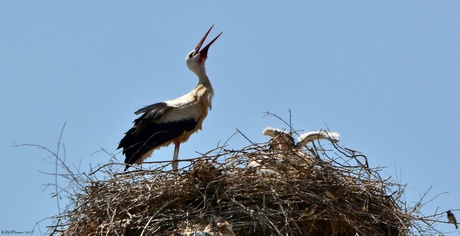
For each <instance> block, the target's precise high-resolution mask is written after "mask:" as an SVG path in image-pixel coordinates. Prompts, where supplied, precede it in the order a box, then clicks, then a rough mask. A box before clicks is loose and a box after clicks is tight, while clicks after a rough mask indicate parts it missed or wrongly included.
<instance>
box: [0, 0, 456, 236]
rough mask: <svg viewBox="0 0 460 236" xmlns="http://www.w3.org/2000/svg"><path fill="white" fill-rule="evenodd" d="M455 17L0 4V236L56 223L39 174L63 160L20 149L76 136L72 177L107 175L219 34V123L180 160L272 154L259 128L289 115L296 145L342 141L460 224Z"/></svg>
mask: <svg viewBox="0 0 460 236" xmlns="http://www.w3.org/2000/svg"><path fill="white" fill-rule="evenodd" d="M458 12H460V2H458V1H416V2H415V1H379V2H377V1H351V2H350V1H346V2H344V1H327V2H323V1H322V2H307V1H296V2H291V3H289V4H286V2H257V1H233V2H231V3H230V2H218V1H214V2H196V1H193V2H192V1H175V2H172V1H169V2H162V3H157V2H154V1H136V2H129V3H128V2H125V1H59V2H58V1H28V2H27V1H1V2H0V32H1V33H0V65H1V66H0V68H1V69H0V78H1V81H2V86H1V90H2V91H1V93H0V106H1V110H2V111H3V112H2V116H0V126H1V130H2V135H1V137H0V148H1V150H2V152H3V153H2V155H1V159H2V162H3V166H4V167H3V170H2V172H1V177H2V178H0V189H1V194H0V208H1V209H2V211H1V212H0V222H1V223H0V230H17V231H28V230H31V229H32V228H33V227H34V226H35V224H36V223H37V222H38V221H40V220H41V219H43V218H46V217H49V216H52V215H54V214H56V213H57V206H56V199H55V198H51V194H52V192H53V189H51V188H47V189H45V187H44V186H45V185H46V184H48V183H53V182H54V178H53V177H52V176H49V175H45V174H43V173H41V172H53V171H54V165H53V159H50V158H48V159H47V157H48V156H49V155H48V153H46V152H44V151H42V150H39V149H37V148H27V147H14V146H15V144H23V143H31V144H39V145H43V146H45V147H48V148H51V149H53V150H54V149H55V148H56V143H57V141H58V138H59V133H60V131H61V129H62V127H63V125H64V123H66V126H65V130H64V133H63V137H62V143H64V144H65V152H66V162H67V163H68V164H69V165H75V166H79V165H81V171H86V172H87V171H88V170H89V166H90V165H91V166H93V167H94V166H97V165H101V164H105V163H107V162H108V161H109V159H110V157H109V156H108V155H107V154H105V153H102V152H98V151H99V150H100V149H101V148H104V149H105V150H107V151H108V152H112V153H114V154H117V157H118V159H119V160H120V161H123V160H124V157H122V156H121V154H120V153H119V152H118V150H116V148H117V145H118V142H119V140H120V139H121V138H122V136H123V133H124V132H126V130H127V129H129V128H130V127H131V122H132V121H133V119H135V118H136V116H135V115H134V114H133V112H134V111H136V110H137V109H138V108H140V107H142V106H144V105H148V104H151V103H154V102H159V101H163V100H169V99H173V98H176V97H178V96H180V95H182V94H184V93H186V92H188V91H189V90H191V89H192V88H193V87H194V86H195V85H196V83H197V80H196V78H195V75H194V74H192V73H191V72H190V71H189V70H188V69H187V67H186V66H185V61H184V59H185V56H186V55H187V53H188V52H189V51H191V50H192V49H193V48H194V47H195V46H196V44H197V43H198V41H199V40H200V39H201V37H202V36H203V34H204V33H205V32H206V30H207V29H208V28H209V27H210V26H211V25H212V24H215V27H214V29H213V31H212V32H211V34H210V37H214V36H215V35H217V33H219V32H220V31H224V33H223V34H222V36H221V37H220V38H219V39H218V40H217V41H216V43H215V44H214V45H213V46H212V47H211V49H210V51H209V57H208V60H207V72H208V75H209V77H210V79H211V82H212V84H213V87H214V90H215V93H216V95H215V98H214V101H213V109H212V111H211V112H210V113H209V115H208V118H207V119H206V120H205V122H204V125H203V131H201V132H199V133H197V134H195V135H194V136H192V137H191V139H190V140H189V141H188V142H187V143H186V144H183V145H181V153H180V157H181V158H190V157H196V156H198V155H197V154H196V152H197V151H198V152H205V151H207V150H209V149H211V148H214V147H216V146H217V145H218V143H222V142H224V141H225V140H227V139H228V138H229V137H230V136H231V135H232V134H233V133H234V132H235V130H236V129H239V130H241V131H242V132H243V133H244V134H245V135H246V136H247V137H249V138H250V139H251V140H253V141H255V142H263V141H266V140H267V137H264V136H263V135H262V134H261V132H262V130H263V129H264V128H265V127H267V126H273V127H277V128H287V127H286V126H285V125H284V124H283V123H282V122H280V121H279V120H277V119H275V118H272V117H264V112H266V111H269V112H271V113H275V114H277V115H279V116H281V117H283V118H285V119H289V112H288V111H289V110H291V111H292V122H293V126H294V128H295V129H298V130H302V131H311V130H319V129H324V128H329V129H330V130H332V131H337V132H339V133H340V134H341V141H340V143H341V144H342V145H345V146H346V147H348V148H351V149H355V150H359V151H361V152H363V153H364V154H365V155H366V156H367V157H368V159H369V162H370V165H371V166H373V167H378V166H381V167H385V169H384V170H383V174H386V175H391V176H393V178H394V179H395V180H397V181H399V182H400V183H403V184H406V183H407V188H406V196H405V199H406V201H407V202H408V204H409V205H410V204H415V202H416V201H418V200H419V199H420V198H421V196H422V195H423V194H424V193H425V192H426V191H427V190H428V189H429V188H430V187H432V189H431V190H430V192H429V193H428V195H427V199H426V200H427V201H428V200H430V199H431V198H432V197H435V196H437V195H438V194H441V195H440V196H438V197H437V198H436V199H435V200H433V201H432V202H430V203H429V204H427V205H425V206H424V207H423V208H422V212H423V213H424V214H426V215H430V214H432V213H434V212H435V211H436V210H438V211H445V210H448V209H459V208H460V206H459V202H458V199H459V196H460V190H459V188H458V167H459V166H460V158H459V153H460V139H459V137H458V134H460V122H459V120H460V109H459V103H460V95H459V94H458V91H459V89H460V82H459V75H460V46H459V45H460V43H459V42H460V30H459V29H460V14H458ZM300 132H301V131H300ZM229 145H230V146H231V147H232V148H241V147H243V146H246V145H248V143H247V141H246V140H245V139H244V138H242V137H235V138H233V139H232V140H231V141H230V143H229ZM172 153H173V147H168V148H163V149H162V150H160V151H158V152H155V153H154V154H153V157H152V158H150V159H149V160H167V159H170V158H171V156H172ZM63 197H64V196H63ZM62 204H63V203H62ZM61 207H62V206H61ZM454 213H456V214H457V215H458V216H457V218H459V217H460V211H454ZM442 219H444V218H442ZM47 223H49V222H48V221H43V222H42V223H40V224H39V226H38V227H36V228H35V229H36V230H37V231H36V233H35V235H40V233H39V231H38V229H40V230H41V231H42V232H44V231H46V225H47ZM436 228H438V229H439V230H441V231H443V232H444V233H446V234H457V232H455V231H454V227H453V226H452V225H444V224H437V225H436Z"/></svg>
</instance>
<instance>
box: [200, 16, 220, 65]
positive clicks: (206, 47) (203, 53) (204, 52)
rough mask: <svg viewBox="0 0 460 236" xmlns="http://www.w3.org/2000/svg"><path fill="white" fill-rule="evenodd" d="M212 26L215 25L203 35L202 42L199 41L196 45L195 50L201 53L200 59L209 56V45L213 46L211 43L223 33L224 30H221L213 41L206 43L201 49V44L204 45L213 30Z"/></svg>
mask: <svg viewBox="0 0 460 236" xmlns="http://www.w3.org/2000/svg"><path fill="white" fill-rule="evenodd" d="M212 27H214V25H212V26H211V28H209V30H208V32H206V34H205V35H204V36H203V38H202V39H201V40H200V42H199V43H198V45H197V46H196V48H195V51H196V52H198V51H199V53H200V60H203V59H206V58H207V57H208V49H209V47H211V45H212V44H213V43H214V42H215V41H216V40H217V38H219V36H220V35H221V34H222V33H223V32H220V34H218V35H217V36H216V37H215V38H214V39H213V40H212V41H211V42H209V43H208V45H206V46H205V47H204V48H203V49H201V51H200V48H201V46H202V45H203V43H204V40H206V37H208V34H209V32H211V29H212Z"/></svg>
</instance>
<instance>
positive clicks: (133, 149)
mask: <svg viewBox="0 0 460 236" xmlns="http://www.w3.org/2000/svg"><path fill="white" fill-rule="evenodd" d="M172 108H173V107H170V106H168V105H167V104H166V103H155V104H153V105H150V106H147V107H145V108H142V109H140V110H139V111H138V112H139V113H144V114H142V116H140V117H139V118H137V119H136V120H134V126H133V127H132V128H131V129H130V130H128V132H126V134H125V136H124V137H123V139H121V141H120V144H119V146H118V148H123V154H125V156H126V159H125V163H126V164H133V163H136V161H137V160H139V159H141V158H142V156H143V155H144V154H145V153H147V152H149V151H150V150H152V149H155V148H158V147H161V146H163V145H165V144H169V143H170V141H171V140H173V139H175V138H177V137H179V136H180V135H182V134H183V133H184V132H185V131H191V130H193V129H194V128H195V126H196V125H197V121H195V120H194V119H187V120H180V121H173V122H162V123H160V122H158V118H160V117H161V116H162V115H163V114H164V113H165V112H166V111H168V110H169V109H172Z"/></svg>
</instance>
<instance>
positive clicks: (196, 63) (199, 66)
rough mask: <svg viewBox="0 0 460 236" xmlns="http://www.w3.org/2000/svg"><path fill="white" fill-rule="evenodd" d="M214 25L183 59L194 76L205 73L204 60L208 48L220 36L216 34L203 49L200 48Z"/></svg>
mask: <svg viewBox="0 0 460 236" xmlns="http://www.w3.org/2000/svg"><path fill="white" fill-rule="evenodd" d="M213 26H214V25H212V26H211V28H209V30H208V32H206V34H205V35H204V36H203V38H202V39H201V40H200V42H199V43H198V45H197V46H196V48H195V49H193V50H192V51H191V52H189V54H187V57H186V58H185V62H186V63H187V67H188V68H189V69H190V70H191V71H193V72H194V73H195V74H197V75H198V76H200V75H202V74H204V73H205V69H204V63H205V62H206V58H208V50H209V47H211V45H212V44H213V43H214V42H215V41H216V40H217V38H219V36H220V35H221V34H222V32H221V33H220V34H218V35H217V36H216V37H215V38H214V39H213V40H212V41H211V42H209V43H208V45H206V46H205V47H204V48H202V49H201V50H200V48H201V46H202V45H203V43H204V40H206V37H208V34H209V32H211V29H212V27H213Z"/></svg>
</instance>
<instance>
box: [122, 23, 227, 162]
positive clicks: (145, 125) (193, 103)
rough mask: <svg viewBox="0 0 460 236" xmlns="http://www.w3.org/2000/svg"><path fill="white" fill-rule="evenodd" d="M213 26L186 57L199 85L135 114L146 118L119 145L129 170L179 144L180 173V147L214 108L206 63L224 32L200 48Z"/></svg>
mask: <svg viewBox="0 0 460 236" xmlns="http://www.w3.org/2000/svg"><path fill="white" fill-rule="evenodd" d="M212 27H213V26H211V28H210V29H209V30H208V32H206V34H205V35H204V37H203V38H202V39H201V41H200V42H199V43H198V45H197V46H196V48H195V49H194V50H193V51H191V52H190V53H189V54H187V57H186V58H185V62H186V64H187V67H188V68H189V69H190V70H191V71H192V72H193V73H195V74H196V75H197V76H198V85H197V86H196V87H195V88H194V89H193V90H192V91H190V92H189V93H187V94H185V95H184V96H182V97H179V98H176V99H174V100H169V101H164V102H159V103H155V104H152V105H150V106H146V107H144V108H141V109H139V110H138V111H136V112H135V114H136V115H141V114H142V115H141V116H140V117H139V118H137V119H136V120H134V126H133V127H132V128H131V129H130V130H128V132H126V133H125V136H124V137H123V139H121V141H120V145H119V146H118V148H123V154H125V156H126V159H125V164H126V168H125V171H126V170H127V169H128V168H129V166H130V165H131V164H140V163H142V162H143V161H144V160H145V159H146V158H148V157H149V156H150V155H151V154H152V152H153V151H154V150H156V149H158V148H160V147H163V146H168V145H169V144H171V143H174V145H175V148H174V156H173V162H172V167H173V169H174V170H177V168H178V163H177V160H178V156H179V147H180V144H181V143H183V142H186V141H187V140H188V139H189V138H190V136H191V135H192V134H193V133H195V132H197V131H198V130H200V129H201V125H202V123H203V120H204V119H205V118H206V116H207V114H208V109H209V110H210V109H211V100H212V97H213V96H214V91H213V89H212V86H211V82H210V81H209V78H208V76H207V75H206V69H205V62H206V59H207V55H208V49H209V47H210V46H211V45H212V44H213V43H214V42H215V41H216V40H217V38H219V36H220V35H221V34H222V32H221V33H220V34H218V35H217V36H216V37H215V38H214V39H213V40H212V41H211V42H210V43H209V44H208V45H206V46H205V47H204V48H203V49H201V51H200V48H201V46H202V45H203V43H204V41H205V39H206V37H207V36H208V34H209V32H210V31H211V29H212Z"/></svg>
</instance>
